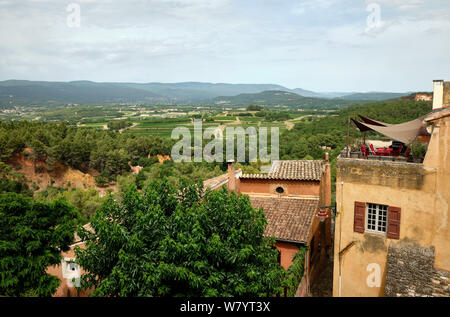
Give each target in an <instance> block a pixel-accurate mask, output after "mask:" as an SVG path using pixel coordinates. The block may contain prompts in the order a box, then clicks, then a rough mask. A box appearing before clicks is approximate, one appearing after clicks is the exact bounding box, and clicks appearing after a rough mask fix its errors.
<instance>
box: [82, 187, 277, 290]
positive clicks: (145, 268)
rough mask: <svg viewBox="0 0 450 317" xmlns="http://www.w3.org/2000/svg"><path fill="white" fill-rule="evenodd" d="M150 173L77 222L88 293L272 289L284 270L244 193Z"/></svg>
mask: <svg viewBox="0 0 450 317" xmlns="http://www.w3.org/2000/svg"><path fill="white" fill-rule="evenodd" d="M203 193H204V190H203V186H202V185H201V184H197V185H193V184H187V183H186V182H185V181H183V182H182V185H180V186H179V187H175V186H172V185H170V184H169V183H168V182H167V181H166V180H163V181H159V182H158V181H154V182H152V183H151V184H150V185H149V186H148V187H147V188H146V190H145V192H144V193H140V192H139V191H138V190H137V189H136V187H134V186H130V187H128V188H127V190H126V192H125V193H124V195H123V198H122V199H121V202H116V201H115V200H114V198H113V197H112V196H111V197H109V199H108V200H107V202H106V203H105V204H104V205H103V207H102V209H101V210H100V211H98V212H97V213H96V214H95V215H94V216H93V217H92V218H91V226H92V228H93V229H94V232H88V231H86V230H81V232H80V233H79V234H80V236H81V237H82V239H83V240H84V241H86V249H80V248H77V249H76V251H75V252H76V254H77V262H78V263H79V264H80V265H81V266H82V267H83V268H84V269H85V270H86V271H87V272H88V273H86V274H84V275H83V276H82V278H81V283H82V287H83V288H90V287H95V292H94V294H93V295H94V296H119V295H120V296H123V297H124V296H271V295H274V294H279V293H280V292H281V282H282V278H283V276H284V270H283V268H282V267H281V266H280V265H279V264H278V261H277V255H278V251H277V250H276V249H275V247H274V243H275V242H274V240H273V239H268V238H264V237H263V233H264V230H265V227H266V224H267V221H266V219H265V217H264V214H263V211H262V210H261V209H254V208H252V206H251V204H250V201H249V198H248V196H243V195H236V194H235V193H231V194H229V193H228V191H227V190H226V189H225V188H223V189H222V190H219V191H209V190H207V191H206V193H205V194H203Z"/></svg>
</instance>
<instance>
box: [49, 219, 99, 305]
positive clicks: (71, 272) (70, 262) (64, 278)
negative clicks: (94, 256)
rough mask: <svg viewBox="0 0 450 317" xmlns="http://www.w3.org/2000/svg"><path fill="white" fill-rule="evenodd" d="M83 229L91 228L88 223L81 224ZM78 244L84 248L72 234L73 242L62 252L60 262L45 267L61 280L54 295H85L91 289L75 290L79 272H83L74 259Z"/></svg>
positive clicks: (77, 237) (76, 235)
mask: <svg viewBox="0 0 450 317" xmlns="http://www.w3.org/2000/svg"><path fill="white" fill-rule="evenodd" d="M83 228H84V229H85V230H88V231H91V230H93V229H92V228H91V226H90V224H86V225H84V226H83ZM76 246H79V247H80V248H82V249H84V248H85V244H84V242H83V241H82V240H81V238H80V237H79V236H78V234H76V233H75V234H74V242H73V244H72V245H70V249H69V250H68V251H66V252H62V253H61V255H62V257H63V258H62V260H61V264H59V265H55V266H51V267H49V268H48V269H47V273H48V274H51V275H54V276H56V277H58V278H59V279H60V280H61V284H60V285H59V287H58V288H57V289H56V292H55V293H54V294H53V296H54V297H86V296H88V295H89V294H90V293H92V291H89V290H81V291H79V290H77V289H76V286H77V285H76V284H77V283H78V282H79V280H80V276H81V274H83V273H84V271H83V268H82V267H80V266H79V265H78V264H77V263H76V259H75V247H76Z"/></svg>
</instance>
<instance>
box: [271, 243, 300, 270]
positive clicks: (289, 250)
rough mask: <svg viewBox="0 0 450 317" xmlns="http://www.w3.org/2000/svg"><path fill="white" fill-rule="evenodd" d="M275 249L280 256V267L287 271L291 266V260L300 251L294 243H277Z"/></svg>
mask: <svg viewBox="0 0 450 317" xmlns="http://www.w3.org/2000/svg"><path fill="white" fill-rule="evenodd" d="M276 247H277V249H278V251H280V255H281V257H280V258H281V261H280V262H281V263H280V264H281V266H282V267H284V269H285V270H287V269H288V268H289V267H290V266H291V265H292V260H293V259H294V256H295V255H296V254H297V252H298V251H299V250H300V249H299V247H298V246H297V245H296V244H294V243H289V242H280V241H277V243H276Z"/></svg>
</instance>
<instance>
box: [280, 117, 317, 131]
mask: <svg viewBox="0 0 450 317" xmlns="http://www.w3.org/2000/svg"><path fill="white" fill-rule="evenodd" d="M306 117H312V115H311V114H309V115H306V116H301V117H298V118H294V119H291V120H287V121H285V124H286V128H287V129H288V130H292V129H293V128H294V126H295V121H300V120H302V119H303V118H306Z"/></svg>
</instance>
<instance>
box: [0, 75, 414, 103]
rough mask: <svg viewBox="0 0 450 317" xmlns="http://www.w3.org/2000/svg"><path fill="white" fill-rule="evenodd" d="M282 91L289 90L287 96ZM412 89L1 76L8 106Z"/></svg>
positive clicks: (375, 96)
mask: <svg viewBox="0 0 450 317" xmlns="http://www.w3.org/2000/svg"><path fill="white" fill-rule="evenodd" d="M266 91H272V92H273V91H276V92H278V93H276V94H275V93H269V95H270V96H269V95H264V94H263V95H259V96H258V94H261V93H264V92H266ZM281 92H285V93H287V94H284V95H283V94H281ZM289 94H291V95H289ZM408 94H410V93H405V94H401V93H398V94H397V93H383V92H377V93H343V92H342V93H340V92H321V93H318V92H314V91H310V90H304V89H301V88H296V89H289V88H286V87H283V86H280V85H273V84H226V83H200V82H184V83H96V82H92V81H72V82H46V81H27V80H7V81H0V105H3V106H8V105H9V102H10V101H12V102H13V103H14V104H16V105H25V106H26V105H42V106H52V105H54V106H58V105H64V104H69V103H71V104H104V103H148V104H194V103H202V104H205V103H209V102H210V103H212V104H216V102H217V101H218V100H222V99H224V100H225V101H227V100H228V101H229V102H231V103H235V104H239V105H241V104H243V105H246V104H245V103H246V100H248V101H249V102H251V103H257V100H264V104H271V105H274V104H286V103H288V105H291V104H295V105H297V104H298V102H299V100H301V101H302V103H301V104H306V105H308V107H314V105H315V104H318V105H319V106H320V107H322V106H323V105H338V106H340V105H342V104H344V105H345V104H348V103H346V102H345V101H347V100H351V101H358V100H362V101H364V100H367V101H379V100H387V99H392V98H398V97H401V96H405V95H408ZM247 95H249V96H247ZM252 95H255V96H252ZM11 96H12V97H11ZM231 97H234V98H231ZM336 97H339V98H340V99H341V100H335V99H334V98H336ZM227 98H228V99H227ZM302 98H306V99H302ZM307 98H310V99H307ZM317 98H319V99H329V101H328V102H327V101H324V100H316V99H317ZM291 99H292V100H291ZM255 100H256V101H255Z"/></svg>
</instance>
